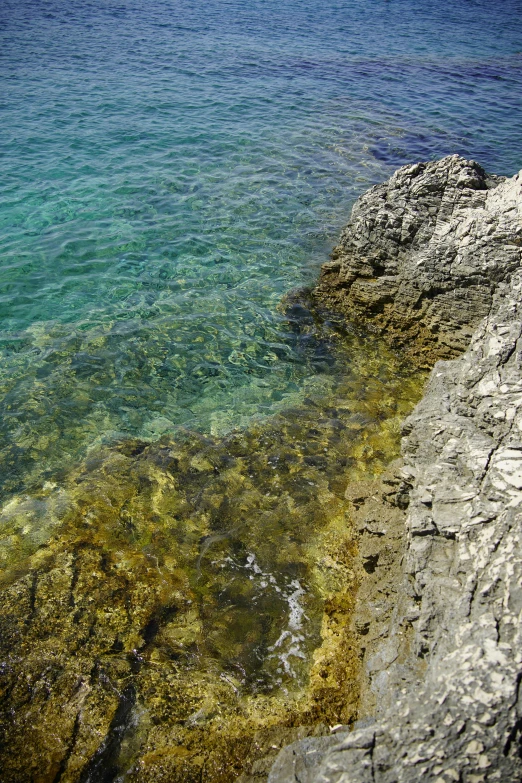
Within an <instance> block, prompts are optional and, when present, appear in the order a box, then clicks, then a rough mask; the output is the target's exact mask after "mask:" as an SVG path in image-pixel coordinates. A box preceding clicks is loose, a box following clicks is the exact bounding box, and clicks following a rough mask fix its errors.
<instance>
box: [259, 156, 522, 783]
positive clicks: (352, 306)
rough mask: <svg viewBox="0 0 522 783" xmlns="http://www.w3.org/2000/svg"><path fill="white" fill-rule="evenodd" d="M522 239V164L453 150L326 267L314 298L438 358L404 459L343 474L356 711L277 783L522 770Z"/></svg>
mask: <svg viewBox="0 0 522 783" xmlns="http://www.w3.org/2000/svg"><path fill="white" fill-rule="evenodd" d="M521 247H522V173H521V174H519V175H517V176H515V177H513V178H511V179H505V178H501V177H493V176H490V175H487V174H486V173H485V172H484V171H483V169H482V168H481V167H480V166H479V165H478V164H476V163H475V162H473V161H466V160H464V159H462V158H459V157H457V156H451V157H448V158H445V159H443V160H441V161H438V162H434V163H427V164H417V165H415V166H407V167H404V168H402V169H399V170H398V171H397V172H396V173H395V174H394V175H393V176H392V177H391V179H390V180H389V181H388V182H386V183H384V184H383V185H379V186H376V187H375V188H372V189H371V190H370V191H368V193H366V194H365V195H364V196H363V197H362V198H360V199H359V200H358V202H357V203H356V204H355V206H354V209H353V212H352V218H351V221H350V223H349V225H348V226H347V228H346V229H345V231H344V232H343V234H342V236H341V240H340V243H339V245H338V247H337V248H336V249H335V250H334V253H333V256H332V261H331V262H329V263H328V264H326V265H325V266H324V267H323V270H322V275H321V280H320V282H319V284H318V286H317V288H316V290H315V291H314V294H313V295H314V298H315V299H316V301H317V302H318V304H319V306H323V307H325V308H327V309H331V310H333V311H335V312H337V313H341V314H342V315H343V316H344V317H346V318H347V319H349V320H355V321H361V320H362V321H365V322H368V321H369V322H370V323H371V324H372V326H373V328H375V330H376V331H379V332H380V333H381V334H383V335H384V336H385V338H386V339H387V340H388V341H389V342H390V343H391V344H392V345H395V346H400V347H401V348H404V349H405V350H406V351H407V352H408V354H409V356H410V359H411V361H412V362H414V363H416V364H417V365H419V366H423V367H426V366H433V364H434V362H435V360H441V359H442V360H443V361H437V363H436V364H435V366H434V369H433V371H432V373H431V376H430V380H429V383H428V386H427V389H426V392H425V395H424V397H423V399H422V401H421V402H420V403H419V405H418V406H417V408H416V409H415V411H414V412H413V414H412V415H411V416H409V417H408V418H407V420H406V421H405V423H404V426H403V436H404V437H403V445H402V461H401V462H398V463H396V464H394V465H392V466H390V470H389V472H388V473H387V474H385V475H384V476H383V477H382V478H381V480H380V481H377V482H374V483H373V484H368V485H367V486H364V485H363V484H359V485H358V486H350V487H348V490H347V497H348V498H349V500H350V501H351V503H352V517H353V519H354V521H355V524H356V527H357V529H358V532H359V547H360V553H361V571H362V572H366V573H365V574H364V573H363V579H362V584H361V587H360V589H359V594H358V605H357V607H356V611H355V615H354V621H353V622H354V629H355V631H356V632H357V633H358V635H359V639H360V645H361V655H362V668H363V686H362V694H361V700H360V705H359V718H360V720H359V722H358V723H357V724H356V725H355V730H354V731H351V732H348V731H347V727H344V728H343V727H337V728H336V729H335V733H334V734H333V735H331V736H329V737H319V738H307V739H304V740H300V741H298V742H296V743H294V744H293V745H290V746H288V747H287V748H285V749H284V750H283V751H282V752H281V753H280V754H279V756H278V758H277V760H276V762H275V764H274V766H273V767H272V770H271V772H270V775H269V778H268V780H269V783H290V782H292V783H294V781H295V782H297V781H299V783H311V782H312V781H317V783H319V782H320V783H334V782H335V783H341V781H342V782H343V783H349V782H353V783H363V782H364V783H366V781H368V783H370V781H372V783H374V781H380V782H381V783H395V782H397V783H398V781H401V782H402V781H412V782H413V781H418V780H421V779H422V780H423V781H433V783H450V782H451V781H455V783H458V781H462V782H463V783H486V781H508V780H509V781H516V780H521V779H522V760H521V752H520V740H521V736H520V731H521V725H522V701H521V696H520V693H519V684H520V680H521V676H522V645H521V638H520V633H521V631H520V628H521V623H520V620H521V617H520V613H521V611H522V588H521V576H522V541H521V523H522V408H521V405H522V275H521V269H522V250H521ZM462 351H464V353H462ZM458 354H462V355H460V357H459V358H456V359H454V358H453V357H455V356H456V355H458Z"/></svg>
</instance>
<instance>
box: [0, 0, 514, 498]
mask: <svg viewBox="0 0 522 783" xmlns="http://www.w3.org/2000/svg"><path fill="white" fill-rule="evenodd" d="M0 32H1V36H0V37H1V41H0V69H1V97H0V101H1V105H0V111H1V129H2V132H1V137H0V155H1V171H2V177H1V188H0V241H1V253H0V265H1V266H0V329H1V332H0V337H1V340H0V345H1V354H2V356H1V362H0V407H1V425H0V427H1V432H0V437H1V449H0V473H1V474H2V481H3V484H4V487H5V489H6V490H8V491H15V490H20V489H23V488H24V487H29V486H31V483H32V482H34V481H37V480H40V477H41V475H42V474H45V471H46V469H47V468H48V467H49V466H56V465H57V464H59V463H60V462H63V461H65V462H67V461H68V460H74V459H75V458H76V457H77V456H78V455H80V454H82V453H84V451H85V449H86V448H87V447H89V446H90V445H92V444H94V443H97V442H99V441H103V440H106V439H109V440H110V439H111V438H114V437H119V436H120V435H121V434H131V435H139V436H142V437H143V436H145V437H156V436H157V435H159V434H161V433H162V432H165V431H167V432H173V431H175V430H176V428H177V427H179V426H180V425H184V426H189V427H192V428H199V429H202V430H203V431H212V432H215V433H219V432H222V431H226V430H227V429H230V428H231V427H233V426H236V425H241V424H244V423H245V422H247V421H248V420H249V418H250V417H252V416H255V415H266V414H270V413H271V412H273V411H275V410H277V409H278V408H280V407H282V406H283V407H284V406H285V405H288V404H290V403H294V402H295V401H296V400H299V399H300V398H301V397H302V396H303V395H304V394H305V393H306V392H307V390H309V388H310V387H311V386H314V384H315V386H316V387H317V386H319V387H320V384H321V382H322V381H321V374H320V371H319V370H318V369H317V368H316V367H313V366H311V365H310V362H309V359H308V357H307V356H306V355H305V354H302V353H300V352H298V351H296V349H295V346H294V345H293V343H292V340H291V339H290V337H289V335H287V334H286V333H285V330H284V326H283V323H282V318H281V315H280V314H279V313H278V310H277V305H278V302H279V301H280V299H281V296H282V295H283V294H284V292H285V291H287V290H289V289H291V288H293V287H295V286H300V285H303V284H308V283H310V282H311V281H313V279H314V277H315V276H316V274H317V270H318V267H319V265H320V263H321V262H322V261H324V260H325V258H326V256H327V253H328V251H329V250H330V249H331V247H332V245H333V244H334V242H335V237H336V235H337V233H338V231H339V229H340V228H341V226H342V225H343V223H345V222H346V220H347V217H348V214H349V209H350V205H351V203H352V202H353V200H354V198H355V197H357V196H358V195H359V194H360V193H361V192H363V191H364V190H365V189H367V188H368V186H369V185H371V184H373V183H375V182H378V181H380V180H382V179H384V178H386V177H387V176H388V175H389V174H390V172H391V171H392V170H393V169H395V168H396V167H397V166H399V165H402V164H405V163H410V162H412V161H415V160H419V159H430V158H437V157H440V156H442V155H446V154H449V153H454V152H458V153H461V154H463V155H465V156H468V157H473V158H476V159H477V160H478V161H479V162H480V163H481V164H482V165H484V166H485V167H486V168H487V169H489V170H491V171H493V172H496V173H501V174H512V173H514V172H515V171H516V170H518V169H519V168H520V167H521V166H522V144H521V141H522V102H521V100H520V97H521V95H522V3H521V2H519V1H518V0H498V1H497V2H491V0H459V2H455V0H438V1H437V2H433V0H323V2H322V3H320V4H319V3H317V1H316V0H314V1H313V2H312V0H285V2H281V0H277V2H276V1H275V0H250V1H248V2H247V1H246V0H230V2H226V1H225V0H210V1H208V0H206V1H205V2H203V1H202V0H193V1H192V2H188V0H157V1H155V0H147V1H146V2H145V0H121V1H120V2H113V1H112V0H95V1H93V2H86V1H85V0H76V1H75V2H71V0H67V2H65V1H64V0H3V2H2V4H1V6H0Z"/></svg>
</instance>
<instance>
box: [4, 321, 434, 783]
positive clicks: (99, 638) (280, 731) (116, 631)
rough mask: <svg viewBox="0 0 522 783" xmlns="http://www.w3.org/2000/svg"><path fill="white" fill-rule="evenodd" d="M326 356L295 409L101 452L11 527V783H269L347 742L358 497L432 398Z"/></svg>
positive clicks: (389, 371) (367, 359)
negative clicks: (282, 766) (361, 478)
mask: <svg viewBox="0 0 522 783" xmlns="http://www.w3.org/2000/svg"><path fill="white" fill-rule="evenodd" d="M298 315H299V314H298ZM303 332H304V334H305V336H306V337H307V338H308V332H306V331H305V330H303ZM325 345H326V343H325V342H322V343H321V345H320V348H321V351H322V350H323V349H324V348H325ZM331 352H333V353H335V354H336V355H338V361H339V362H340V363H341V366H342V368H343V371H342V374H339V373H338V374H335V375H332V376H328V378H325V379H324V380H323V381H322V384H321V388H320V390H318V391H317V392H313V389H311V390H310V396H309V397H307V398H306V399H305V400H304V402H303V404H302V405H301V406H299V407H295V408H293V409H285V410H284V411H283V412H282V413H281V414H280V415H278V416H275V417H273V418H271V419H268V420H266V421H264V422H263V421H253V422H252V423H251V425H250V426H249V427H248V428H245V429H244V430H236V431H233V432H232V433H230V434H228V435H226V436H223V437H213V436H209V435H207V436H205V435H202V434H197V433H190V432H180V433H178V436H177V437H173V436H167V435H164V436H163V437H162V438H161V439H159V440H156V441H144V440H143V441H141V440H123V441H120V442H116V443H113V444H111V445H106V446H105V447H98V448H96V449H93V450H92V451H91V452H90V453H89V454H88V456H87V458H86V459H85V460H84V461H82V462H81V463H80V464H79V465H77V466H75V467H74V469H71V470H70V471H69V472H68V473H63V472H62V474H61V475H60V476H57V477H55V481H47V482H46V483H45V484H44V485H43V486H42V487H41V488H40V489H39V490H35V491H34V493H33V495H34V496H31V495H29V494H27V496H25V495H24V496H23V497H18V496H16V497H15V498H13V499H11V500H10V501H9V502H7V503H6V504H5V505H4V507H3V508H2V509H0V530H1V531H2V533H3V537H2V538H1V539H0V554H1V555H2V558H3V563H2V564H3V565H4V566H5V568H4V569H3V575H2V582H1V593H0V596H1V600H2V611H1V613H0V661H1V666H0V769H1V773H0V778H1V780H2V783H26V781H39V783H57V782H58V781H60V783H112V781H119V782H122V781H126V782H127V783H134V782H135V783H156V782H157V781H165V783H176V782H177V783H191V781H198V783H199V781H201V780H205V782H206V783H218V782H219V783H228V781H232V780H235V779H236V778H237V776H238V775H241V774H243V781H245V782H246V781H250V780H252V781H262V780H266V776H267V774H268V770H269V768H270V766H271V764H272V762H273V760H274V758H275V756H276V755H277V752H278V750H279V749H280V748H281V747H282V745H283V744H286V743H288V742H291V741H293V740H297V739H300V738H303V737H306V736H308V735H313V736H314V737H320V736H322V735H324V734H326V735H328V734H329V729H328V727H327V726H328V724H329V725H331V724H333V723H337V722H341V721H342V722H343V723H350V722H353V720H354V719H355V715H356V709H357V699H358V693H359V685H358V683H359V666H360V661H359V655H358V647H357V644H356V642H355V637H354V634H353V632H352V630H351V627H350V622H349V620H350V617H351V613H352V611H353V604H354V597H355V592H356V586H357V580H358V576H357V568H356V546H355V543H354V531H353V528H352V525H351V523H350V520H349V518H348V517H347V512H348V510H349V501H348V500H347V499H346V498H345V487H346V484H347V482H348V481H349V480H350V478H352V479H353V478H357V476H358V475H359V474H360V471H364V472H369V473H372V472H379V471H380V470H382V467H383V465H384V464H385V463H386V462H387V461H389V459H390V458H391V457H393V456H395V455H396V453H397V450H398V445H399V428H400V421H401V420H402V418H403V417H404V414H405V413H406V412H407V411H409V410H411V408H412V405H413V402H414V401H416V400H417V399H418V397H419V396H420V389H421V384H420V382H419V379H418V378H417V377H416V376H415V377H414V378H413V379H412V378H411V377H409V374H408V373H405V372H404V370H403V368H402V367H401V364H400V362H399V361H397V358H396V357H395V356H394V354H393V353H391V352H389V351H388V352H387V351H386V347H385V346H383V345H382V344H379V343H378V342H377V341H375V340H370V341H368V340H367V339H364V338H361V337H357V336H356V335H355V334H352V336H351V338H350V339H347V341H345V340H341V339H340V338H338V339H336V340H334V344H333V345H332V346H331ZM332 355H333V354H332ZM410 375H411V374H410ZM328 381H329V384H328ZM348 401H350V402H348ZM35 529H37V530H38V533H39V535H35V533H34V531H35Z"/></svg>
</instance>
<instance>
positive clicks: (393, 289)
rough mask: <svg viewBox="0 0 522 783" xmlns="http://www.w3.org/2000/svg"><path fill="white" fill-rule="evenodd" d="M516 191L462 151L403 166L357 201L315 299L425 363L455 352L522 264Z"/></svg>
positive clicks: (513, 185) (521, 231)
mask: <svg viewBox="0 0 522 783" xmlns="http://www.w3.org/2000/svg"><path fill="white" fill-rule="evenodd" d="M519 190H520V184H519V183H518V182H517V180H516V179H509V180H504V178H502V177H497V176H492V175H488V174H486V172H485V171H484V170H483V169H482V168H481V166H479V165H478V163H475V162H474V161H467V160H464V159H463V158H460V157H458V156H457V155H453V156H450V157H448V158H444V159H442V160H440V161H435V162H432V163H417V164H415V165H412V166H405V167H403V168H401V169H398V170H397V171H396V172H395V174H393V176H392V177H391V178H390V179H389V180H388V181H387V182H385V183H383V184H382V185H376V186H375V187H373V188H371V189H370V190H369V191H368V192H367V193H365V194H364V195H363V196H361V198H360V199H358V201H357V202H356V203H355V205H354V207H353V210H352V215H351V219H350V222H349V224H348V226H347V227H346V228H345V229H344V231H343V232H342V234H341V237H340V241H339V244H338V245H337V247H336V248H335V249H334V251H333V253H332V260H331V261H330V262H329V263H327V264H324V265H323V268H322V272H321V278H320V281H319V284H318V286H317V287H316V289H315V291H314V296H315V298H316V299H317V301H318V302H319V303H321V304H322V305H324V306H326V307H327V308H330V309H334V310H336V311H339V312H341V313H342V314H343V315H344V316H346V318H347V319H349V320H352V321H353V320H363V321H365V322H369V323H371V324H372V326H373V327H374V328H376V329H379V330H380V331H382V332H383V333H384V334H385V335H386V336H387V337H388V339H389V340H390V341H391V342H392V343H394V344H395V345H397V346H406V347H407V349H408V350H409V351H410V352H411V353H412V355H413V356H415V358H416V360H417V361H419V362H420V363H421V364H423V365H424V366H433V362H434V361H435V360H436V359H440V358H444V359H446V358H452V357H454V356H456V355H457V354H458V353H460V352H462V350H464V349H465V348H466V347H467V346H468V344H469V341H470V339H471V336H472V334H473V331H474V329H475V328H476V327H477V326H478V324H479V322H480V321H481V320H482V319H483V318H484V317H485V316H486V315H488V313H489V311H490V308H491V303H492V298H493V295H494V292H495V290H496V288H497V286H498V285H499V283H501V282H503V281H505V280H508V279H509V278H510V276H511V274H512V273H513V271H514V270H515V269H517V268H518V266H519V265H520V248H521V246H522V222H521V221H520V199H519Z"/></svg>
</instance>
